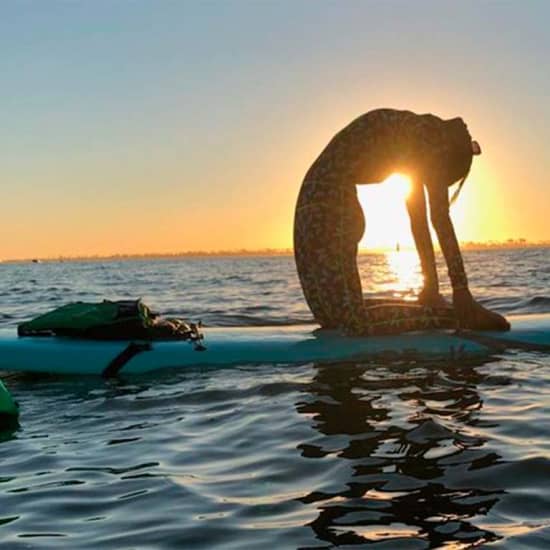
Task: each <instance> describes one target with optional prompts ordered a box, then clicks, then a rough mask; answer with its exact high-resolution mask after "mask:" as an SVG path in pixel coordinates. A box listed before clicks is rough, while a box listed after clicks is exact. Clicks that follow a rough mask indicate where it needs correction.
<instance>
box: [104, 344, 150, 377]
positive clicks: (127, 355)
mask: <svg viewBox="0 0 550 550" xmlns="http://www.w3.org/2000/svg"><path fill="white" fill-rule="evenodd" d="M151 349H153V346H152V345H151V344H150V343H149V342H144V343H137V342H130V343H129V344H128V345H127V346H126V347H125V348H124V349H123V350H122V351H121V352H120V353H119V354H118V355H117V356H116V357H115V358H114V359H113V360H112V361H111V362H110V363H109V364H108V365H107V366H106V367H105V369H103V372H102V373H101V376H103V378H111V377H112V376H116V375H117V374H118V373H119V372H120V370H121V369H122V367H123V366H124V365H126V363H128V361H130V359H132V358H133V357H135V356H136V355H137V354H138V353H141V352H143V351H150V350H151Z"/></svg>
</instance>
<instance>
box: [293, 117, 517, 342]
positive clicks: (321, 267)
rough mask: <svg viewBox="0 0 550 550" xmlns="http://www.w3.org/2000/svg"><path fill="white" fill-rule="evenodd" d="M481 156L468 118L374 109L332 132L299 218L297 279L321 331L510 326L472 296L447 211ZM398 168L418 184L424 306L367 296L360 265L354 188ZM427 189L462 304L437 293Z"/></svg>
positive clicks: (415, 228) (411, 206)
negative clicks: (454, 186)
mask: <svg viewBox="0 0 550 550" xmlns="http://www.w3.org/2000/svg"><path fill="white" fill-rule="evenodd" d="M480 153H481V150H480V149H479V145H478V144H477V143H476V142H475V141H472V139H471V136H470V134H469V132H468V129H467V127H466V125H465V124H464V122H463V120H462V119H460V118H454V119H451V120H442V119H440V118H439V117H437V116H434V115H431V114H426V115H417V114H415V113H412V112H410V111H398V110H394V109H377V110H374V111H370V112H368V113H366V114H364V115H362V116H360V117H359V118H357V119H355V120H354V121H353V122H351V124H349V125H348V126H346V127H345V128H344V129H343V130H341V131H340V132H338V133H337V134H336V135H335V136H334V138H332V140H331V141H330V143H329V144H328V145H327V146H326V147H325V149H324V150H323V152H322V153H321V155H320V156H319V157H318V158H317V160H316V161H315V162H314V163H313V165H312V166H311V168H310V169H309V170H308V172H307V174H306V176H305V178H304V182H303V184H302V187H301V189H300V194H299V197H298V203H297V206H296V214H295V220H294V251H295V258H296V266H297V269H298V275H299V277H300V282H301V284H302V289H303V291H304V295H305V298H306V300H307V303H308V305H309V307H310V309H311V311H312V313H313V315H314V317H315V319H316V320H317V321H318V322H319V323H320V324H321V326H322V327H325V328H342V329H344V330H345V331H346V332H347V333H349V334H355V335H364V334H388V333H399V332H403V331H407V330H418V329H425V328H454V327H456V326H457V325H458V326H460V327H463V328H470V329H479V330H508V329H509V328H510V325H509V324H508V322H507V321H506V319H504V317H502V316H501V315H498V314H497V313H494V312H491V311H489V310H487V309H485V308H484V307H482V306H481V305H479V304H478V303H477V302H476V301H475V300H474V299H473V297H472V295H471V294H470V291H469V289H468V280H467V278H466V273H465V271H464V265H463V262H462V256H461V254H460V249H459V246H458V242H457V239H456V236H455V232H454V229H453V225H452V222H451V218H450V216H449V198H448V187H449V186H451V185H452V184H454V183H456V182H460V184H459V188H458V190H460V188H461V187H462V184H463V183H464V180H465V178H466V176H467V175H468V172H469V171H470V166H471V163H472V157H473V155H474V154H480ZM394 172H401V173H405V174H407V175H408V176H409V177H410V179H411V181H412V189H411V193H410V196H409V198H408V200H407V210H408V213H409V217H410V221H411V229H412V233H413V236H414V241H415V244H416V248H417V250H418V254H419V256H420V264H421V266H422V272H423V276H424V287H423V289H422V291H421V292H420V295H419V297H418V302H416V303H406V302H386V303H380V302H379V301H373V300H371V301H367V302H365V301H364V300H363V295H362V290H361V281H360V278H359V272H358V270H357V262H356V255H357V245H358V243H359V241H360V240H361V237H362V236H363V233H364V230H365V220H364V217H363V212H362V209H361V205H360V204H359V201H358V199H357V191H356V188H355V186H356V185H357V184H368V183H378V182H381V181H383V180H384V179H386V178H387V177H388V176H389V175H390V174H392V173H394ZM424 189H426V191H427V195H428V199H429V205H430V219H431V222H432V224H433V226H434V228H435V231H436V233H437V236H438V240H439V244H440V247H441V249H442V251H443V255H444V257H445V261H446V263H447V268H448V273H449V277H450V279H451V283H452V287H453V306H454V308H451V307H450V306H449V305H448V304H447V303H446V302H445V300H444V299H443V298H442V296H441V295H440V294H439V282H438V278H437V271H436V265H435V255H434V250H433V245H432V240H431V236H430V232H429V226H428V219H427V214H426V210H427V209H426V200H425V193H424ZM457 193H458V191H457ZM455 197H456V193H455ZM455 197H453V199H454V198H455ZM453 309H454V311H453Z"/></svg>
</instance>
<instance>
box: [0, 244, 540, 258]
mask: <svg viewBox="0 0 550 550" xmlns="http://www.w3.org/2000/svg"><path fill="white" fill-rule="evenodd" d="M460 247H461V249H462V250H516V249H522V248H550V241H541V242H533V243H531V242H527V241H524V240H509V241H505V242H493V241H489V242H486V243H479V242H463V243H460ZM393 250H394V249H393V248H390V247H382V248H369V249H366V248H361V249H359V254H377V253H384V252H391V251H393ZM402 250H414V248H412V247H410V246H408V247H402ZM293 254H294V252H293V250H292V249H291V248H265V249H256V250H246V249H241V250H214V251H204V250H197V251H187V252H173V253H170V252H166V253H160V252H159V253H155V252H152V253H146V254H111V255H88V256H57V257H39V256H37V257H35V258H19V259H8V260H0V263H6V264H8V263H25V262H29V263H31V262H34V263H42V262H48V263H51V262H56V263H57V262H83V261H88V262H92V261H117V260H118V261H125V260H177V259H193V258H254V257H271V256H292V255H293Z"/></svg>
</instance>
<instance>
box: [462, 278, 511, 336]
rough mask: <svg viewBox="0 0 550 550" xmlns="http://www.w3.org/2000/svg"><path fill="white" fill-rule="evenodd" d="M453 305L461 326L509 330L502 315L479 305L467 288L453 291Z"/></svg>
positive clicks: (475, 328)
mask: <svg viewBox="0 0 550 550" xmlns="http://www.w3.org/2000/svg"><path fill="white" fill-rule="evenodd" d="M453 306H454V310H455V313H456V316H457V318H458V322H459V323H460V327H461V328H469V329H472V330H502V331H506V330H510V323H509V322H508V321H507V320H506V319H505V318H504V317H503V316H502V315H499V314H498V313H495V312H494V311H489V310H488V309H486V308H484V307H483V306H481V305H479V304H478V303H477V302H476V301H475V300H474V298H473V297H472V295H471V293H470V291H469V290H468V289H467V288H461V289H458V290H454V291H453Z"/></svg>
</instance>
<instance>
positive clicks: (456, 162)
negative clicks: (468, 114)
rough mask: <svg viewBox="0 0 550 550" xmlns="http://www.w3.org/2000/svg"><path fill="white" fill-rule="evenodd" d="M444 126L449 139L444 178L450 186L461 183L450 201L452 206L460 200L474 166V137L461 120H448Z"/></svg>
mask: <svg viewBox="0 0 550 550" xmlns="http://www.w3.org/2000/svg"><path fill="white" fill-rule="evenodd" d="M444 125H445V134H446V138H447V139H446V141H447V155H446V156H447V158H446V159H445V160H446V162H445V164H444V167H443V171H444V174H443V176H444V177H445V179H446V180H447V182H449V183H448V185H453V184H454V183H456V182H459V183H458V187H457V188H456V190H455V192H454V193H453V196H452V197H451V200H450V204H453V203H454V202H455V201H456V199H457V198H458V195H459V194H460V191H461V189H462V186H463V185H464V182H465V181H466V178H467V177H468V174H469V173H470V168H471V166H472V158H473V151H472V137H471V136H470V132H468V128H467V126H466V124H465V123H464V121H463V120H462V119H461V118H453V119H451V120H446V121H445V122H444Z"/></svg>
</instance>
